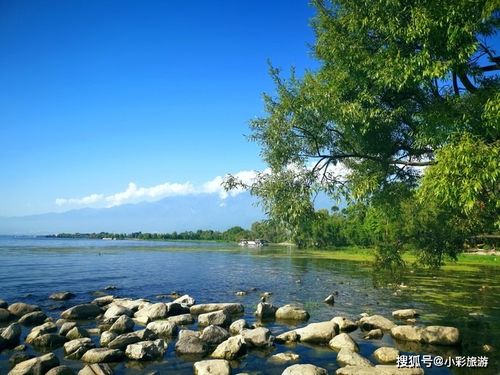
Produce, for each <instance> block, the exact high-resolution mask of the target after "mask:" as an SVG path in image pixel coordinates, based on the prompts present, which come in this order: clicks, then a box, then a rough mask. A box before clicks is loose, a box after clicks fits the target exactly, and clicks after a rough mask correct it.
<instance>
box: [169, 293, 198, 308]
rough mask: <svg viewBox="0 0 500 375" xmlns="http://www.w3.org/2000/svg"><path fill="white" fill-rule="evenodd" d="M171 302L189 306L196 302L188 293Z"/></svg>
mask: <svg viewBox="0 0 500 375" xmlns="http://www.w3.org/2000/svg"><path fill="white" fill-rule="evenodd" d="M172 302H173V303H179V304H182V305H186V306H188V307H191V306H193V305H194V304H196V301H195V299H194V298H193V297H191V296H190V295H189V294H184V295H183V296H181V297H179V298H177V299H175V300H173V301H172Z"/></svg>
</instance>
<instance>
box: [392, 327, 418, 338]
mask: <svg viewBox="0 0 500 375" xmlns="http://www.w3.org/2000/svg"><path fill="white" fill-rule="evenodd" d="M391 336H392V337H393V338H395V339H396V340H401V341H413V342H420V340H421V338H422V329H421V328H419V327H413V326H396V327H393V328H391Z"/></svg>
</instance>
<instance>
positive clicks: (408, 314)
mask: <svg viewBox="0 0 500 375" xmlns="http://www.w3.org/2000/svg"><path fill="white" fill-rule="evenodd" d="M392 316H393V317H394V318H396V319H401V320H405V319H412V318H416V317H417V316H418V313H417V311H416V310H414V309H403V310H396V311H393V312H392Z"/></svg>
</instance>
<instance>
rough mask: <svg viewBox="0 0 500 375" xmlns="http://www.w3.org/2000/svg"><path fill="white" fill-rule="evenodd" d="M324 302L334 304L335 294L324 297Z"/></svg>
mask: <svg viewBox="0 0 500 375" xmlns="http://www.w3.org/2000/svg"><path fill="white" fill-rule="evenodd" d="M323 302H324V303H327V304H329V305H333V304H334V303H335V296H334V295H333V294H330V295H329V296H328V297H326V298H325V299H324V301H323Z"/></svg>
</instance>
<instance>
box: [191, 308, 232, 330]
mask: <svg viewBox="0 0 500 375" xmlns="http://www.w3.org/2000/svg"><path fill="white" fill-rule="evenodd" d="M198 324H199V325H200V326H209V325H215V326H223V327H228V326H229V325H230V324H231V315H230V314H229V313H227V312H226V311H225V310H219V311H213V312H209V313H205V314H200V315H198Z"/></svg>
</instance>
